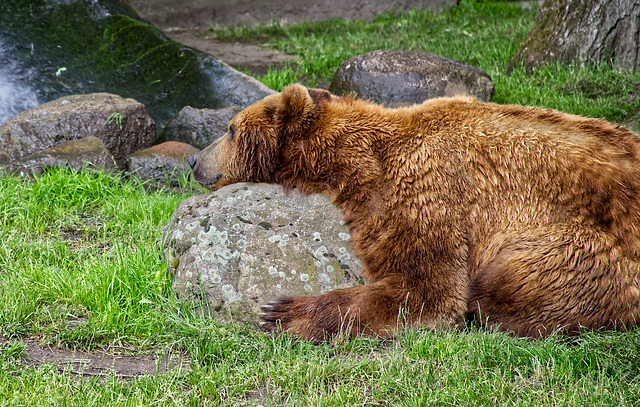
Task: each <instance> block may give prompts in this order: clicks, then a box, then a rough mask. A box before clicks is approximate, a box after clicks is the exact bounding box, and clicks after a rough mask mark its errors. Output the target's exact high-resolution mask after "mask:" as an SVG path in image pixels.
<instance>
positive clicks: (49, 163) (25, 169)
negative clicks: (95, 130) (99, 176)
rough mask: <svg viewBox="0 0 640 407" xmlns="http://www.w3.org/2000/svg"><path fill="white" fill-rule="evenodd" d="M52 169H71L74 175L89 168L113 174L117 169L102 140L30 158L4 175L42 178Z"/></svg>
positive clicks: (73, 144) (72, 144) (87, 140)
mask: <svg viewBox="0 0 640 407" xmlns="http://www.w3.org/2000/svg"><path fill="white" fill-rule="evenodd" d="M53 167H68V168H71V169H73V170H75V171H82V170H84V169H86V168H89V169H93V170H101V169H104V170H105V171H110V170H113V169H115V168H116V162H115V160H114V159H113V156H112V155H111V153H109V150H107V148H106V147H105V145H104V143H103V142H102V140H100V139H99V138H97V137H86V138H81V139H78V140H71V141H67V142H66V143H62V144H58V145H56V146H54V147H51V148H48V149H46V150H43V151H38V152H36V153H33V154H29V155H28V156H26V157H24V158H22V159H20V160H18V161H16V162H13V163H11V164H9V165H7V166H5V167H3V168H2V171H3V172H9V173H13V174H19V175H21V176H29V175H42V173H43V172H44V171H45V170H46V169H48V168H53Z"/></svg>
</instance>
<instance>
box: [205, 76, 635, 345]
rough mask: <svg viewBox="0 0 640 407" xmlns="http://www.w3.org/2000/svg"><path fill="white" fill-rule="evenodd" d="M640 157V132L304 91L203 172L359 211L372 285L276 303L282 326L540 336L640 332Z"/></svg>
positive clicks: (347, 212)
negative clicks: (467, 325)
mask: <svg viewBox="0 0 640 407" xmlns="http://www.w3.org/2000/svg"><path fill="white" fill-rule="evenodd" d="M639 157H640V142H639V139H638V136H637V135H635V134H633V133H631V132H630V131H629V130H627V129H625V128H623V127H619V126H615V125H612V124H610V123H607V122H605V121H602V120H595V119H587V118H582V117H577V116H572V115H568V114H564V113H560V112H557V111H553V110H545V109H539V108H532V107H522V106H501V105H496V104H492V103H481V102H479V101H477V100H474V99H471V98H442V99H434V100H429V101H426V102H424V103H423V104H421V105H416V106H413V107H409V108H401V109H386V108H384V107H381V106H379V105H376V104H373V103H369V102H365V101H358V100H354V99H353V98H337V97H334V96H332V95H330V94H329V93H328V92H325V91H322V90H315V89H306V88H304V87H302V86H300V85H292V86H290V87H287V88H285V90H284V91H283V92H282V93H281V94H277V95H273V96H269V97H267V98H265V99H264V100H262V101H261V102H258V103H256V104H254V105H252V106H250V107H249V108H247V109H246V110H244V111H243V112H241V113H239V114H238V116H236V118H234V119H233V120H232V122H231V125H230V133H229V134H227V135H226V136H225V137H224V138H223V139H221V141H219V142H218V143H217V144H214V145H212V146H211V147H209V148H207V149H205V150H204V151H203V152H202V153H200V154H199V155H198V156H197V157H196V160H195V161H196V162H195V166H194V177H195V179H196V180H198V181H200V182H201V183H202V184H203V185H205V186H207V187H209V188H210V189H212V190H215V189H217V188H219V187H221V186H223V185H227V184H229V183H232V182H236V181H254V182H271V183H278V184H281V185H283V186H284V187H285V188H297V189H299V190H301V191H302V192H304V193H307V194H310V193H319V192H321V193H325V194H327V195H329V196H330V197H331V198H332V199H333V202H334V203H335V204H336V205H337V206H338V207H339V208H340V209H342V211H343V213H344V219H345V221H346V222H347V223H348V225H349V227H350V231H351V243H352V244H353V247H354V250H355V251H356V253H357V254H358V255H359V257H360V258H361V260H362V263H363V273H364V276H365V278H366V280H367V282H368V284H367V285H365V286H358V287H353V288H347V289H341V290H335V291H332V292H328V293H326V294H323V295H320V296H317V297H294V298H288V299H283V300H280V301H276V302H274V303H271V304H268V305H267V306H266V307H265V309H264V314H263V319H264V321H265V327H266V328H267V329H269V330H277V329H283V330H288V331H291V332H292V333H294V334H297V335H300V336H302V337H304V338H307V339H312V340H322V339H324V338H326V337H327V336H328V335H333V334H335V333H337V332H338V331H340V330H341V329H344V327H345V326H346V327H349V328H348V329H349V332H350V333H352V334H357V333H359V332H367V333H372V334H378V335H383V336H386V335H391V334H392V333H393V331H394V330H395V329H397V327H398V325H399V324H401V323H411V324H416V325H419V326H430V327H436V326H441V325H454V324H462V323H463V321H464V318H465V316H466V317H467V318H469V317H471V318H475V319H476V320H478V321H481V322H482V323H488V324H491V325H497V326H498V327H499V329H503V330H509V331H511V332H514V333H516V334H518V335H522V336H529V337H538V336H540V335H545V334H548V333H550V332H552V331H554V330H561V331H563V332H566V333H576V332H579V331H580V330H582V329H585V328H587V329H598V328H606V329H627V328H631V327H635V326H636V320H637V319H638V317H639V316H640V230H639V229H638V228H639V225H640V219H639V217H640V196H639V192H640V160H639ZM216 177H221V178H219V179H218V178H216ZM399 316H401V317H399Z"/></svg>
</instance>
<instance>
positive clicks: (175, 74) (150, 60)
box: [0, 0, 273, 127]
mask: <svg viewBox="0 0 640 407" xmlns="http://www.w3.org/2000/svg"><path fill="white" fill-rule="evenodd" d="M0 27H2V28H0V38H2V39H3V42H4V43H5V45H6V44H8V47H9V48H10V50H8V51H9V52H11V53H12V54H13V55H14V56H15V58H17V59H18V60H19V61H18V65H19V66H20V67H21V68H22V69H23V71H24V72H26V73H27V74H25V75H24V79H25V80H26V81H28V82H29V85H30V86H31V87H32V88H33V89H37V93H38V100H39V102H40V103H44V102H47V101H50V100H53V99H56V98H58V97H60V96H65V95H69V94H75V93H92V92H110V93H115V94H118V95H120V96H123V97H130V98H134V99H136V100H138V101H139V102H142V103H144V104H145V105H146V106H147V108H148V110H149V113H150V115H151V116H152V117H153V118H154V120H155V121H156V123H157V124H158V125H159V126H160V127H162V126H163V125H164V124H165V123H166V122H167V121H168V120H169V119H170V118H171V117H173V116H174V115H175V114H176V113H177V111H179V110H180V109H181V108H182V107H183V106H186V105H189V106H193V107H198V108H205V107H206V108H222V107H227V106H233V105H237V106H242V107H244V106H248V105H249V104H251V103H254V102H255V101H257V100H260V99H262V98H263V97H264V96H267V95H269V94H271V93H273V91H271V90H270V89H269V88H267V87H266V86H264V85H262V84H261V83H260V82H258V81H257V80H255V79H253V78H250V77H248V76H246V75H243V74H241V73H239V72H237V71H235V70H233V69H232V68H230V67H228V66H227V65H226V64H224V63H222V62H220V61H218V60H216V59H215V58H213V57H212V56H210V55H208V54H204V53H201V52H199V51H197V50H194V49H192V48H189V47H186V46H184V45H182V44H180V43H178V42H175V41H172V40H170V39H169V38H168V37H166V36H165V35H164V34H163V33H162V32H161V31H160V30H158V29H157V28H155V27H154V26H152V25H151V24H149V23H148V22H146V21H144V20H143V19H141V18H140V17H139V16H138V14H137V13H136V12H135V11H134V10H133V8H131V6H130V5H129V4H128V2H127V1H125V0H98V1H89V0H79V1H72V2H70V1H65V0H13V1H11V2H2V4H0Z"/></svg>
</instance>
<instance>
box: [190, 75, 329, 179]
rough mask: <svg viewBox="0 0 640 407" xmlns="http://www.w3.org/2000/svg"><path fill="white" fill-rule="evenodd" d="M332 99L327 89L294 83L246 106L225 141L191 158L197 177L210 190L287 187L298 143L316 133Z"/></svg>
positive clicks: (233, 121)
mask: <svg viewBox="0 0 640 407" xmlns="http://www.w3.org/2000/svg"><path fill="white" fill-rule="evenodd" d="M332 98H333V96H332V95H331V94H330V93H329V92H327V91H325V90H320V89H307V88H305V87H303V86H301V85H290V86H288V87H286V88H284V90H283V91H282V93H278V94H275V95H271V96H268V97H266V98H264V99H263V100H261V101H259V102H257V103H255V104H253V105H251V106H249V107H247V108H246V109H245V110H243V111H242V112H240V113H238V114H237V115H236V117H234V118H233V120H231V123H230V124H229V129H228V131H227V133H226V134H225V135H224V136H223V137H220V138H219V139H218V140H216V141H215V142H214V143H213V144H211V145H210V146H209V147H207V148H206V149H204V150H202V151H201V152H200V153H198V154H196V155H194V156H191V157H189V165H191V168H192V169H193V177H194V179H195V180H196V181H197V182H198V183H199V184H200V185H202V186H204V187H205V188H208V189H210V190H212V191H214V190H216V189H218V188H220V187H222V186H225V185H228V184H231V183H234V182H269V183H284V180H283V177H284V174H283V171H288V172H291V171H296V169H295V167H296V164H295V163H292V162H291V161H292V160H291V157H292V154H291V151H292V150H293V149H299V148H296V147H294V145H296V143H300V142H301V141H302V143H304V141H303V140H304V139H305V138H307V137H309V135H310V134H311V133H313V131H314V129H316V128H317V126H318V125H319V122H320V121H321V120H320V119H321V117H322V113H323V109H324V107H325V106H326V104H327V103H328V102H329V101H331V99H332ZM302 145H304V144H302ZM303 148H304V147H303ZM304 154H305V153H304V150H302V155H304ZM285 168H286V170H285Z"/></svg>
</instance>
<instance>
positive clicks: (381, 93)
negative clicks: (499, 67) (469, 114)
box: [329, 50, 495, 106]
mask: <svg viewBox="0 0 640 407" xmlns="http://www.w3.org/2000/svg"><path fill="white" fill-rule="evenodd" d="M329 90H330V91H331V92H332V93H334V94H336V95H347V94H350V93H354V94H356V95H357V96H358V97H359V98H361V99H368V100H372V101H374V102H377V103H383V104H385V105H387V106H396V105H407V104H416V103H421V102H423V101H424V100H426V99H432V98H437V97H442V96H455V95H469V96H474V97H476V98H477V99H479V100H482V101H485V102H488V101H490V100H491V98H492V97H493V94H494V92H495V87H494V85H493V82H491V77H489V75H487V74H486V73H484V72H483V71H481V70H480V69H478V68H475V67H473V66H470V65H465V64H463V63H461V62H458V61H454V60H452V59H449V58H445V57H442V56H440V55H434V54H428V53H424V52H416V51H391V50H390V51H373V52H369V53H367V54H363V55H358V56H355V57H353V58H350V59H348V60H346V61H344V62H343V63H342V64H340V66H339V67H338V70H337V72H336V74H335V76H334V78H333V81H332V82H331V87H330V88H329Z"/></svg>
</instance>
